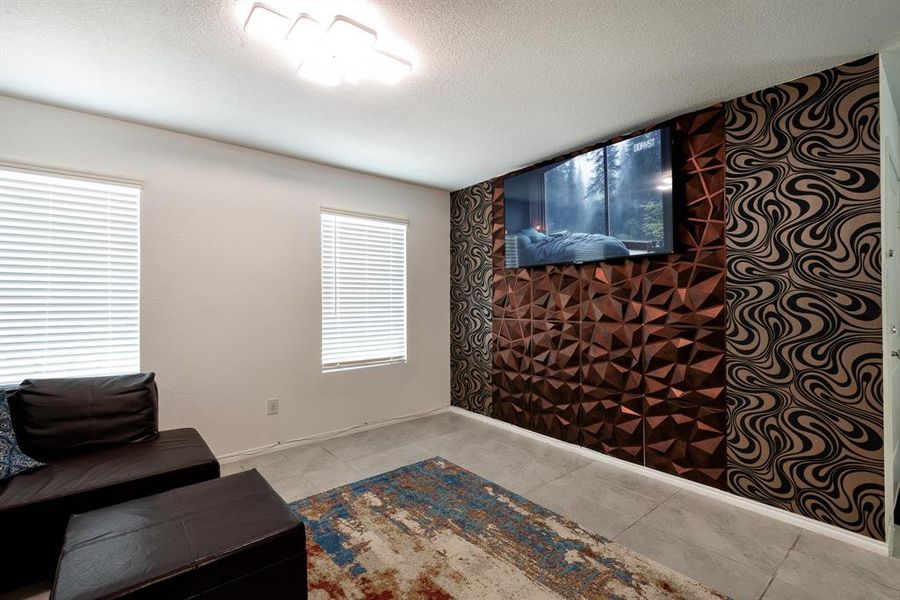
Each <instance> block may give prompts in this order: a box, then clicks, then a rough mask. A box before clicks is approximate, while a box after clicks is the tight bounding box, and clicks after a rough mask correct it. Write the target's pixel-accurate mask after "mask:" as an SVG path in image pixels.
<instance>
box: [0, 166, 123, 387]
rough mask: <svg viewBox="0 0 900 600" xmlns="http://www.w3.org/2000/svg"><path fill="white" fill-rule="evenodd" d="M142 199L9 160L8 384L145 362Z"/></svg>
mask: <svg viewBox="0 0 900 600" xmlns="http://www.w3.org/2000/svg"><path fill="white" fill-rule="evenodd" d="M139 201H140V189H139V188H137V187H134V186H129V185H121V184H112V183H108V182H104V181H97V180H91V179H86V178H81V177H74V176H68V175H61V174H48V173H41V172H35V171H26V170H19V169H14V168H9V167H0V384H4V383H5V384H9V383H19V382H21V381H22V380H23V379H26V378H29V377H72V376H91V375H112V374H119V373H127V372H134V371H137V370H138V369H139V356H138V351H139V339H138V335H139V330H138V327H139V323H138V313H139V304H138V303H139V289H138V285H139V256H140V249H139V227H138V214H139Z"/></svg>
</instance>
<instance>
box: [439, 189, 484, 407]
mask: <svg viewBox="0 0 900 600" xmlns="http://www.w3.org/2000/svg"><path fill="white" fill-rule="evenodd" d="M492 193H493V187H492V186H491V184H490V183H487V182H486V183H481V184H478V185H474V186H472V187H469V188H466V189H464V190H459V191H458V192H453V193H452V194H451V195H450V371H451V373H452V377H451V380H450V398H451V403H452V404H453V406H461V407H463V408H467V409H469V410H472V411H475V412H478V413H481V414H490V411H491V355H490V343H491V195H492Z"/></svg>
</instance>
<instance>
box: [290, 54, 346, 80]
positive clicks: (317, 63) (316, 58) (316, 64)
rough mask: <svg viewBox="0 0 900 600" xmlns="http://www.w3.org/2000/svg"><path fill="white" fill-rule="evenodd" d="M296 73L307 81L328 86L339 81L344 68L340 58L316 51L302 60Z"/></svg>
mask: <svg viewBox="0 0 900 600" xmlns="http://www.w3.org/2000/svg"><path fill="white" fill-rule="evenodd" d="M297 75H299V76H300V77H302V78H303V79H306V80H307V81H312V82H314V83H318V84H319V85H325V86H329V87H330V86H335V85H338V84H339V83H341V81H342V80H343V78H344V70H343V68H342V66H341V64H340V59H338V58H336V57H333V56H329V55H327V54H323V53H321V52H317V53H314V54H313V55H311V56H308V57H307V58H306V59H305V60H304V61H303V64H301V65H300V68H299V69H297Z"/></svg>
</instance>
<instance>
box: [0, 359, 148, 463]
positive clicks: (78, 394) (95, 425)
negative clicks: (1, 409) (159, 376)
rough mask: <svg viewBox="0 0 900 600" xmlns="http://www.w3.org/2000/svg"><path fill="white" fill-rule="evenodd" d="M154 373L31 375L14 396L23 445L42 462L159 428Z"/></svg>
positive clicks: (128, 439) (142, 438)
mask: <svg viewBox="0 0 900 600" xmlns="http://www.w3.org/2000/svg"><path fill="white" fill-rule="evenodd" d="M157 404H158V400H157V391H156V381H155V377H154V374H153V373H136V374H133V375H119V376H111V377H80V378H65V379H26V380H25V381H23V382H22V384H21V385H20V386H19V387H18V389H16V390H14V391H13V392H12V394H11V395H10V408H11V410H12V415H13V423H14V425H15V428H16V434H17V437H18V440H19V445H20V446H21V447H22V450H23V451H25V453H26V454H28V455H29V456H33V457H34V458H36V459H38V460H42V461H48V460H51V459H53V458H55V457H60V456H67V455H69V454H72V453H73V452H84V451H89V450H96V449H99V448H105V447H108V446H115V445H119V444H129V443H135V442H143V441H147V440H151V439H153V438H154V437H156V435H157V433H158V419H157Z"/></svg>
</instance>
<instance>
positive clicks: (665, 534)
mask: <svg viewBox="0 0 900 600" xmlns="http://www.w3.org/2000/svg"><path fill="white" fill-rule="evenodd" d="M660 506H662V504H660ZM657 508H659V506H657V507H656V508H654V509H653V510H651V511H650V512H653V511H655V510H656V509H657ZM649 514H650V513H647V515H649ZM647 515H644V516H643V517H641V519H640V521H638V522H641V521H643V519H644V518H646V517H647ZM641 524H642V525H643V526H644V527H649V528H650V529H652V530H653V531H655V532H657V533H658V534H659V535H661V536H665V537H669V538H672V539H674V540H677V541H679V542H681V543H682V544H686V545H690V546H697V547H699V548H702V549H703V550H705V551H706V552H709V553H710V554H715V555H717V556H721V557H723V558H727V559H728V560H730V561H731V562H735V563H737V564H739V565H741V566H743V567H746V568H748V569H751V570H753V571H756V572H757V573H760V574H762V575H765V576H768V577H771V578H772V579H774V578H775V575H776V574H777V568H776V569H775V570H774V571H773V573H771V574H770V573H767V572H766V571H765V570H763V569H761V568H760V567H758V566H756V565H751V564H749V563H747V562H746V561H744V560H741V559H738V558H735V557H734V556H729V555H727V554H722V553H721V552H719V551H718V550H714V549H713V548H710V547H707V546H703V545H701V544H697V543H694V542H692V541H690V540H686V539H684V538H683V537H681V536H680V535H677V534H674V533H668V532H665V531H663V530H661V529H659V528H657V527H654V526H653V525H651V524H649V523H643V522H641ZM633 525H634V524H632V525H629V529H630V528H631V527H632V526H633ZM622 533H625V532H624V531H623V532H622ZM619 535H622V534H619ZM618 537H619V536H616V538H618ZM626 547H627V546H626ZM782 562H783V559H782ZM778 566H779V567H780V566H781V563H779V565H778Z"/></svg>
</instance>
